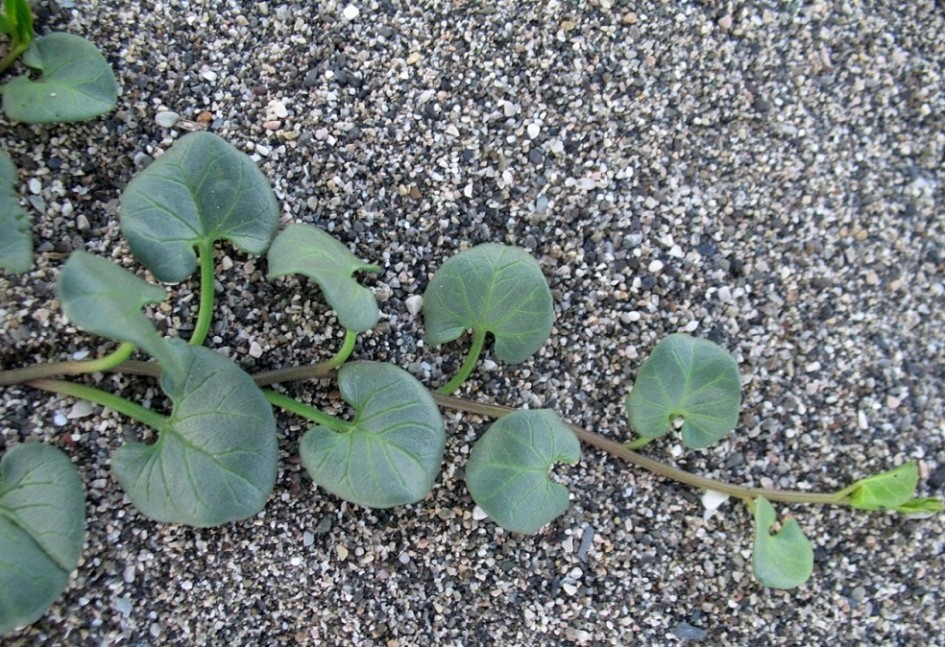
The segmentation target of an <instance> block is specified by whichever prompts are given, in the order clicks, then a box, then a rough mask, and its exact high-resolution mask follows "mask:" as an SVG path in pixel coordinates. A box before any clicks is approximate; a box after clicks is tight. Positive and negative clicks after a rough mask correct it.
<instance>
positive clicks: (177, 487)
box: [112, 340, 278, 527]
mask: <svg viewBox="0 0 945 647" xmlns="http://www.w3.org/2000/svg"><path fill="white" fill-rule="evenodd" d="M166 343H167V344H168V345H169V348H170V350H171V352H174V353H176V354H178V355H179V358H180V359H179V361H180V364H181V365H182V366H183V368H184V374H185V375H186V377H185V378H184V379H182V380H177V381H175V380H173V379H172V378H171V377H170V376H169V375H168V374H166V373H165V374H163V375H162V376H161V387H162V388H163V389H164V392H165V393H167V395H168V396H169V397H170V398H171V400H172V401H173V403H174V407H173V411H172V413H171V416H170V418H169V419H168V422H167V423H166V424H165V425H164V427H163V428H162V429H159V430H158V431H159V432H160V435H159V437H158V440H157V442H155V443H154V444H153V445H144V444H142V443H138V442H129V443H126V444H125V445H124V446H122V447H120V448H119V449H118V450H117V451H115V453H114V454H113V456H112V471H113V472H114V474H115V476H116V478H117V479H118V482H119V483H121V486H122V487H123V488H124V489H125V492H127V494H128V497H129V498H130V499H131V502H132V503H134V505H135V507H137V508H138V509H139V510H140V511H141V512H142V513H144V514H145V515H146V516H148V517H150V518H152V519H155V520H157V521H164V522H170V523H182V524H187V525H190V526H197V527H206V526H218V525H220V524H224V523H228V522H230V521H237V520H239V519H245V518H247V517H250V516H252V515H254V514H256V513H257V512H259V511H260V510H262V508H263V506H264V505H265V503H266V499H267V498H268V497H269V493H270V492H271V491H272V488H273V486H274V485H275V479H276V463H277V460H278V447H277V443H276V426H275V420H274V418H273V415H272V409H271V408H270V407H269V403H268V402H267V401H266V398H265V396H263V394H262V392H261V391H260V390H259V389H258V388H257V387H256V384H255V383H254V382H253V379H252V378H251V377H250V376H249V375H247V374H246V373H244V372H243V371H242V370H240V368H239V367H238V366H237V365H236V364H234V363H233V362H232V361H230V360H229V359H227V358H225V357H223V356H222V355H219V354H218V353H215V352H213V351H212V350H210V349H208V348H203V347H194V346H189V345H187V344H186V343H184V342H182V341H179V340H173V341H168V342H166Z"/></svg>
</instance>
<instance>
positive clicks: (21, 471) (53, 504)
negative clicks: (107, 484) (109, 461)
mask: <svg viewBox="0 0 945 647" xmlns="http://www.w3.org/2000/svg"><path fill="white" fill-rule="evenodd" d="M84 536H85V499H84V497H83V495H82V481H81V480H80V479H79V474H78V472H77V471H76V469H75V466H73V465H72V462H71V461H70V460H69V458H68V457H67V456H66V455H65V454H63V453H62V452H61V451H59V450H58V449H56V448H54V447H50V446H49V445H43V444H40V443H26V444H22V445H16V446H15V447H13V448H12V449H10V450H9V451H8V452H7V453H6V454H4V456H3V460H2V461H0V634H3V633H5V632H7V631H9V630H10V629H12V628H13V627H17V626H20V625H27V624H29V623H31V622H34V621H36V620H37V619H39V617H40V616H42V615H43V614H44V613H45V612H46V610H47V609H48V608H49V606H50V605H51V604H52V603H53V602H54V601H55V600H56V598H58V597H59V595H60V594H61V593H62V591H63V590H64V589H65V588H66V584H67V583H68V581H69V573H71V572H72V571H73V570H75V567H76V565H78V563H79V556H80V554H81V553H82V542H83V539H84Z"/></svg>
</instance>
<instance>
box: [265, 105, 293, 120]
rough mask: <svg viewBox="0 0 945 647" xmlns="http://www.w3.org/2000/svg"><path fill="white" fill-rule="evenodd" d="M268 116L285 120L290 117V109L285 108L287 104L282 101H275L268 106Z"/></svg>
mask: <svg viewBox="0 0 945 647" xmlns="http://www.w3.org/2000/svg"><path fill="white" fill-rule="evenodd" d="M266 114H267V115H272V116H273V117H276V118H277V119H285V118H286V117H288V116H289V109H288V108H286V107H285V104H284V103H282V102H281V101H273V102H272V103H270V104H269V105H268V106H266Z"/></svg>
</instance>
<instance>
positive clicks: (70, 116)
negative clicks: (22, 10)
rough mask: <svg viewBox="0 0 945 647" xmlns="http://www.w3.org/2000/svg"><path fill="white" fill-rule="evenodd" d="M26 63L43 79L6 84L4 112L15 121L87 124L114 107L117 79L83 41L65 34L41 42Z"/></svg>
mask: <svg viewBox="0 0 945 647" xmlns="http://www.w3.org/2000/svg"><path fill="white" fill-rule="evenodd" d="M23 62H24V63H25V64H26V65H28V66H30V67H32V68H34V69H37V70H40V71H41V72H42V73H43V76H42V78H40V79H39V80H36V81H33V80H31V79H30V78H29V77H28V76H26V75H24V76H18V77H16V78H15V79H13V80H12V81H10V82H9V83H7V84H6V86H5V87H4V90H3V109H4V111H5V112H6V113H7V116H8V117H9V118H10V119H13V120H15V121H23V122H26V123H29V124H46V123H65V122H71V121H85V120H87V119H92V118H94V117H97V116H99V115H102V114H105V113H106V112H108V111H109V110H111V109H112V108H113V107H114V106H115V101H116V100H117V97H118V84H117V83H116V82H115V74H114V73H113V72H112V68H111V67H110V66H109V65H108V61H106V60H105V57H104V56H102V53H101V52H99V51H98V49H96V47H95V45H93V44H92V43H90V42H89V41H87V40H85V39H84V38H80V37H79V36H74V35H72V34H61V33H54V34H50V35H48V36H43V37H41V38H37V39H36V40H34V41H33V43H32V45H30V48H29V49H28V50H26V52H25V53H24V54H23Z"/></svg>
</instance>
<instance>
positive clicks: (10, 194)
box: [0, 151, 33, 272]
mask: <svg viewBox="0 0 945 647" xmlns="http://www.w3.org/2000/svg"><path fill="white" fill-rule="evenodd" d="M15 184H16V169H15V168H14V166H13V162H11V161H10V156H9V155H7V154H6V153H5V152H3V151H0V267H3V268H6V269H7V270H9V271H11V272H25V271H27V270H28V269H30V267H31V266H32V265H33V241H32V239H31V238H30V221H29V217H28V216H27V215H26V212H25V211H24V210H23V207H21V206H20V202H19V200H18V199H17V196H16V191H14V189H13V187H14V186H15Z"/></svg>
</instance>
